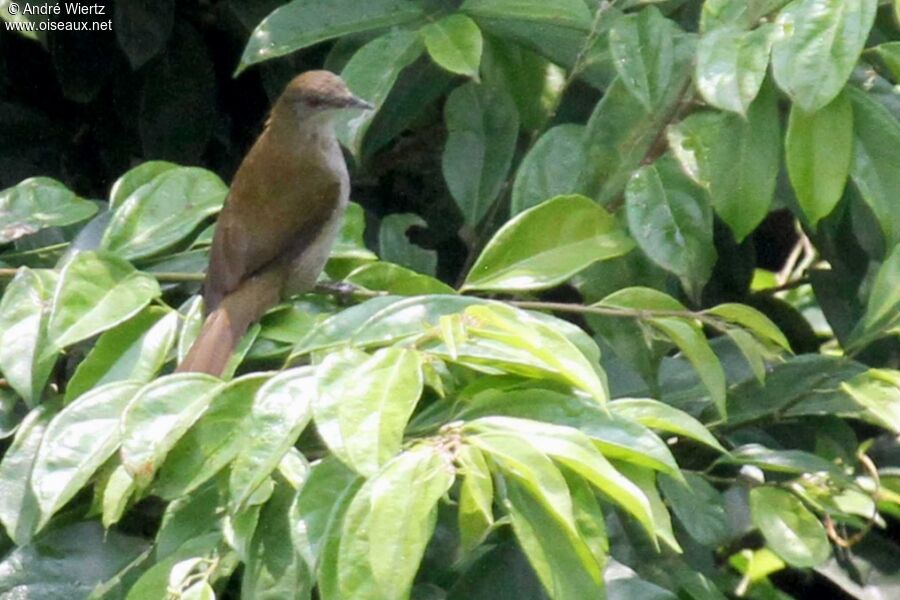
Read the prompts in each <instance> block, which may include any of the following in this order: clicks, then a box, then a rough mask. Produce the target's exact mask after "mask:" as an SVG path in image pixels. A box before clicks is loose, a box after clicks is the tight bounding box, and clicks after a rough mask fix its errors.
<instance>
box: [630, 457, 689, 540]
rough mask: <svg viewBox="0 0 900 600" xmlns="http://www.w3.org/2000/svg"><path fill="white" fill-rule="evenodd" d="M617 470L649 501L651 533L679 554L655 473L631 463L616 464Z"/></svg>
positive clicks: (669, 517)
mask: <svg viewBox="0 0 900 600" xmlns="http://www.w3.org/2000/svg"><path fill="white" fill-rule="evenodd" d="M618 469H619V471H620V472H621V473H622V475H624V476H625V477H627V478H628V480H629V481H631V483H633V484H634V485H636V486H637V487H638V488H639V489H640V490H641V492H642V493H643V494H644V496H646V498H647V502H649V503H650V513H651V515H652V516H653V528H654V529H653V533H654V535H655V536H656V537H657V538H658V539H660V540H662V541H663V542H665V543H666V545H667V546H668V547H669V548H671V549H672V550H674V551H675V552H678V553H679V554H681V553H682V552H683V550H682V548H681V545H680V544H679V543H678V540H677V539H676V538H675V531H674V530H673V529H672V517H671V515H669V509H668V508H667V507H666V505H665V504H664V503H663V500H662V497H661V496H660V495H659V490H657V489H656V478H657V475H656V473H655V472H654V471H651V470H650V469H643V468H641V467H635V466H633V465H618Z"/></svg>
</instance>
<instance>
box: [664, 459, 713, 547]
mask: <svg viewBox="0 0 900 600" xmlns="http://www.w3.org/2000/svg"><path fill="white" fill-rule="evenodd" d="M683 475H684V478H685V481H678V480H677V479H674V478H672V477H668V476H665V475H663V476H661V477H660V478H659V487H660V489H661V490H662V492H663V494H665V496H666V500H668V501H669V505H670V506H671V507H672V512H674V513H675V516H676V517H678V520H679V521H680V522H681V524H682V525H684V528H685V529H686V530H687V532H688V534H689V535H690V536H691V537H692V538H694V539H695V540H696V541H697V542H699V543H701V544H703V545H704V546H713V547H718V546H720V545H721V544H723V543H725V542H726V541H727V540H728V537H729V535H730V528H729V525H728V515H727V513H726V511H725V500H724V498H722V495H721V494H720V493H719V492H718V491H717V490H716V489H715V488H714V487H712V486H711V485H710V484H709V483H707V481H706V480H705V479H704V478H703V477H701V476H700V475H697V474H695V473H683Z"/></svg>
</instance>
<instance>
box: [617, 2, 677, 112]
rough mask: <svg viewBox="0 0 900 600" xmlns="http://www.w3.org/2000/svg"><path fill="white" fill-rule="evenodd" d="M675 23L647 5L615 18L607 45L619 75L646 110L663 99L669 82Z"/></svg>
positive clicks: (673, 59)
mask: <svg viewBox="0 0 900 600" xmlns="http://www.w3.org/2000/svg"><path fill="white" fill-rule="evenodd" d="M676 31H677V27H676V26H675V25H674V23H673V22H672V21H669V20H668V19H666V18H665V17H663V16H662V13H660V12H659V10H657V9H656V7H653V6H650V7H647V8H644V9H642V10H640V11H638V12H636V13H633V14H630V15H628V16H626V17H624V18H622V19H619V20H618V21H616V23H615V24H614V25H613V26H612V29H610V32H609V48H610V53H611V54H612V58H613V64H614V65H615V67H616V70H617V71H618V73H619V78H620V79H621V81H622V83H624V84H625V87H627V88H628V91H629V92H631V94H632V95H633V96H634V97H635V98H636V99H637V100H638V101H639V102H640V103H641V105H643V107H644V108H645V109H646V110H647V111H648V112H652V111H654V110H655V109H656V108H657V107H658V106H659V105H660V103H661V102H662V101H664V100H665V97H666V95H667V94H668V93H669V88H670V86H671V85H672V77H673V76H674V73H673V65H674V63H675V40H674V37H675V32H676Z"/></svg>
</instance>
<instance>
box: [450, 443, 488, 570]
mask: <svg viewBox="0 0 900 600" xmlns="http://www.w3.org/2000/svg"><path fill="white" fill-rule="evenodd" d="M458 460H459V465H460V468H461V471H460V473H459V474H460V475H462V477H463V481H462V485H461V486H460V490H459V517H458V525H459V535H460V544H461V545H462V550H463V552H464V553H469V552H471V551H472V550H474V549H475V547H477V546H478V544H480V543H481V541H482V540H483V539H484V537H485V536H486V535H487V533H488V532H489V531H490V527H491V525H493V523H494V510H493V503H494V483H493V480H492V479H491V473H490V471H489V469H488V464H487V461H486V460H485V458H484V454H483V453H482V452H481V451H480V450H478V449H477V448H474V447H472V446H463V448H462V449H461V450H460V452H459V454H458Z"/></svg>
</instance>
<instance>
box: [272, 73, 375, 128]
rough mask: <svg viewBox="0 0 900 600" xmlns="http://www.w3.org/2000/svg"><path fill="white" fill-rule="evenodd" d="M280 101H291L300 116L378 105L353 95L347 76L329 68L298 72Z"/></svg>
mask: <svg viewBox="0 0 900 600" xmlns="http://www.w3.org/2000/svg"><path fill="white" fill-rule="evenodd" d="M279 103H281V104H288V105H290V106H291V107H292V108H293V110H294V112H295V114H296V115H297V116H298V117H300V119H305V118H309V117H314V116H317V115H325V114H329V113H333V112H334V111H336V110H341V109H345V108H360V109H366V110H371V109H373V108H375V107H374V106H372V105H371V104H370V103H368V102H366V101H365V100H363V99H362V98H358V97H357V96H354V95H353V93H351V92H350V89H349V88H348V87H347V84H346V83H344V80H343V79H341V78H340V77H338V76H337V75H335V74H334V73H332V72H330V71H307V72H305V73H301V74H300V75H297V76H296V77H294V78H293V79H292V80H291V82H290V83H288V85H287V87H286V88H285V90H284V92H283V93H282V94H281V98H280V100H279Z"/></svg>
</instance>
